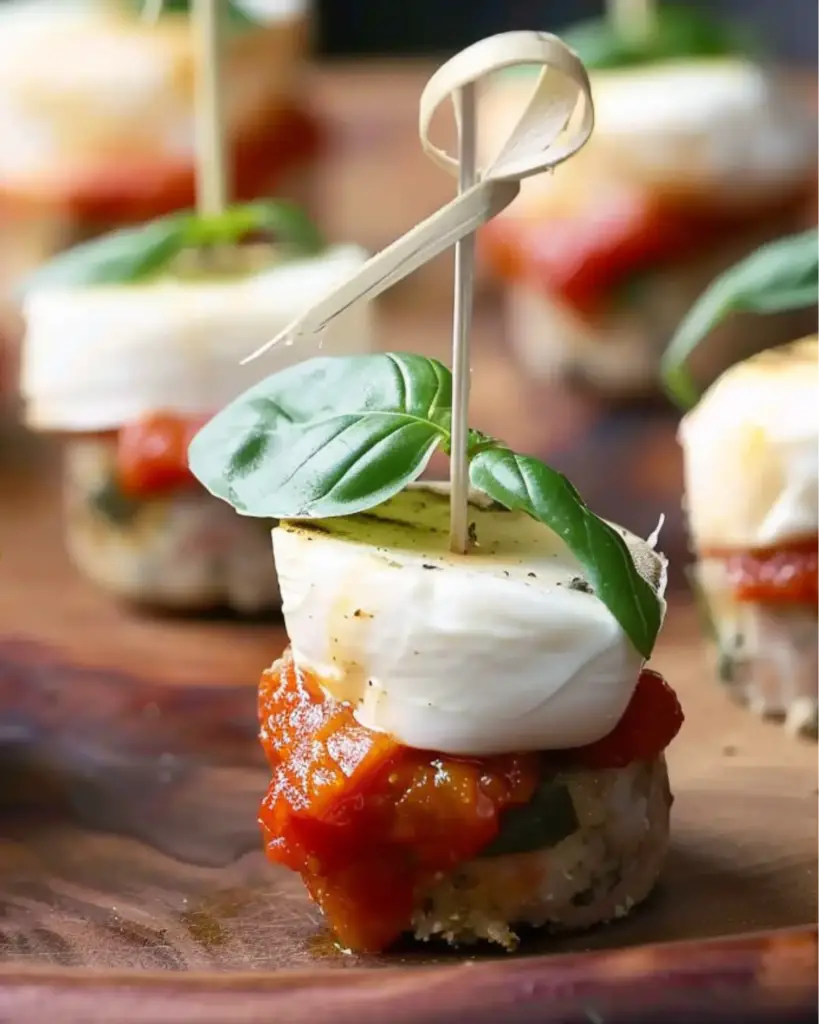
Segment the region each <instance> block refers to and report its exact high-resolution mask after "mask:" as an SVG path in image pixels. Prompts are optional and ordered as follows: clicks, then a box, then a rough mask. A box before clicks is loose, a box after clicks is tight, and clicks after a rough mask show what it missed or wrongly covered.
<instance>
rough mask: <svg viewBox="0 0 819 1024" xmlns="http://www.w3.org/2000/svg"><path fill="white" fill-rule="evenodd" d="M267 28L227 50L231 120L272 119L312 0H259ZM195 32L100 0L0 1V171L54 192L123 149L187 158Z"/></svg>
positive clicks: (134, 157) (15, 181) (172, 19)
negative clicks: (308, 3) (154, 22)
mask: <svg viewBox="0 0 819 1024" xmlns="http://www.w3.org/2000/svg"><path fill="white" fill-rule="evenodd" d="M255 6H257V7H261V13H262V14H263V16H264V27H263V29H260V30H257V31H251V32H243V33H241V34H236V35H231V36H230V37H229V38H228V40H227V46H226V50H225V75H224V96H223V102H224V107H225V118H226V123H227V125H228V127H229V129H230V130H232V131H239V130H240V129H242V128H245V127H247V126H251V125H255V124H257V123H258V122H260V121H263V120H264V119H268V120H269V119H270V117H271V111H273V112H275V107H276V105H277V104H280V103H282V102H284V101H286V100H287V99H288V97H290V96H292V95H293V94H294V92H295V91H296V90H297V88H298V85H297V83H298V77H297V76H298V73H299V64H300V57H301V51H302V48H303V32H302V30H301V22H302V20H303V18H304V17H305V15H306V6H307V5H306V3H305V2H304V0H301V2H299V0H287V2H283V0H282V2H278V3H273V4H271V3H269V2H268V3H257V4H256V5H255ZM194 62H195V50H194V36H193V34H192V33H191V31H190V26H189V23H188V19H187V18H186V17H184V16H179V15H168V16H165V17H163V18H161V19H160V20H159V21H158V22H157V23H156V24H153V23H151V22H150V21H148V20H146V19H142V18H139V17H137V16H136V14H135V13H133V12H128V11H127V10H117V4H112V3H108V2H102V0H17V2H14V3H5V4H0V182H2V183H3V184H4V185H6V186H9V187H18V188H20V189H23V190H25V191H26V192H28V193H32V194H37V195H42V196H44V197H46V198H49V197H51V194H52V193H57V194H59V193H60V192H61V189H62V188H63V187H64V183H65V181H66V180H69V181H70V180H72V179H73V178H75V177H80V178H81V177H82V176H83V175H84V174H89V175H90V176H91V177H92V178H93V176H94V174H95V173H96V171H97V169H98V167H99V165H100V164H102V165H104V166H105V167H106V168H108V169H110V171H111V173H112V174H113V173H115V172H116V167H117V164H118V161H120V160H124V161H132V162H134V161H136V162H137V166H138V165H139V164H138V162H139V161H140V160H150V161H156V160H158V159H161V158H163V157H164V158H167V159H171V160H174V159H182V160H190V159H191V158H192V155H193V150H194V116H193V95H194Z"/></svg>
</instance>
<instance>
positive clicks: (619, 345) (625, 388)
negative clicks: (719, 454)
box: [479, 3, 817, 396]
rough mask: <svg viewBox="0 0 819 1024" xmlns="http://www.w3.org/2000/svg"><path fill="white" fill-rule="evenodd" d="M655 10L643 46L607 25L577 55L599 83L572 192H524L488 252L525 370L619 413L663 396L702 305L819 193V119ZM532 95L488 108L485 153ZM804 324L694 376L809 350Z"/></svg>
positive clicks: (707, 34) (683, 21) (722, 45)
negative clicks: (818, 184) (783, 347)
mask: <svg viewBox="0 0 819 1024" xmlns="http://www.w3.org/2000/svg"><path fill="white" fill-rule="evenodd" d="M614 6H615V7H616V6H617V5H616V4H615V5H614ZM623 6H624V7H627V6H629V4H628V3H624V4H623ZM630 6H632V7H633V6H634V5H633V4H631V5H630ZM654 6H655V8H656V9H655V11H654V13H653V16H652V17H651V21H650V24H649V25H648V26H647V29H646V34H645V35H644V36H642V37H639V38H638V37H635V38H630V37H627V36H625V35H624V33H623V31H622V30H621V29H619V28H618V26H617V25H616V24H615V23H613V22H611V21H609V22H595V23H591V24H589V25H585V26H581V27H580V28H579V29H578V31H577V32H576V33H575V34H574V36H569V37H567V40H568V41H570V43H571V45H574V46H575V47H576V48H577V50H578V52H579V53H580V55H581V57H583V59H584V61H585V62H586V64H587V65H588V66H589V67H591V68H592V74H591V81H592V88H593V94H594V102H595V110H596V119H595V133H594V136H593V138H592V139H591V141H590V143H589V145H588V146H587V147H586V148H585V149H584V150H583V152H582V153H581V154H579V155H578V157H577V159H576V160H574V161H573V163H572V173H571V174H566V175H556V176H547V175H542V176H539V177H536V178H531V179H529V180H527V181H526V182H524V184H523V188H522V191H521V195H520V197H519V198H518V199H517V200H516V201H515V203H513V204H512V205H511V206H510V207H509V208H507V210H505V211H504V212H503V213H502V214H501V215H500V216H498V217H497V218H495V220H493V221H491V222H490V223H489V224H487V225H486V226H485V227H484V228H483V229H482V230H481V233H480V235H479V242H480V245H481V248H482V254H483V256H484V259H485V261H486V263H487V264H488V266H489V268H490V270H491V271H492V272H493V273H494V274H495V275H496V277H498V278H499V279H500V280H502V281H503V282H504V286H505V301H506V306H507V323H508V335H509V339H510V344H511V346H512V348H513V350H514V352H515V353H516V357H517V358H519V360H520V361H521V363H522V364H523V365H524V366H525V367H526V368H527V369H528V370H530V371H531V372H532V373H534V374H537V375H543V376H546V377H553V378H565V379H572V380H580V381H583V382H585V383H587V384H589V385H591V386H593V387H594V388H596V389H598V390H600V391H603V392H606V393H608V394H610V395H612V396H618V395H619V396H634V395H638V394H641V393H648V392H651V391H654V390H656V389H657V387H658V384H659V372H658V371H659V363H660V358H661V355H662V352H663V350H664V349H665V348H666V346H667V345H668V342H669V340H670V338H671V336H672V335H673V333H674V331H675V329H676V328H677V326H678V325H679V323H680V321H681V320H682V318H683V317H684V315H685V313H686V311H687V310H688V308H689V307H690V306H691V304H692V302H694V301H695V299H696V298H697V296H698V295H699V293H700V292H701V291H702V290H703V289H704V288H705V287H706V286H707V284H708V282H709V281H711V280H712V279H713V278H714V276H715V275H717V274H718V273H720V272H721V271H722V270H724V269H725V268H726V267H728V266H730V265H732V264H733V263H735V262H736V261H737V260H738V259H740V258H742V257H743V256H744V255H746V254H747V253H749V252H750V251H752V250H753V249H755V248H756V247H757V246H759V245H760V244H762V243H763V242H765V241H766V240H768V239H772V238H776V237H778V236H780V235H782V234H785V233H787V232H789V231H795V230H797V229H798V228H799V227H801V226H803V225H804V224H805V210H806V208H807V204H808V201H809V199H810V197H811V196H812V195H813V192H814V190H815V179H816V152H817V134H816V115H815V111H814V110H812V109H811V106H810V101H809V100H808V99H807V98H806V97H805V96H801V95H800V94H799V93H798V92H797V93H796V94H794V89H793V88H792V83H791V82H785V81H783V80H782V79H781V77H780V76H778V75H776V74H775V73H773V72H771V71H770V70H769V69H766V68H763V67H762V66H760V65H758V64H756V63H755V62H754V61H753V60H752V59H750V58H748V57H746V56H743V55H742V54H741V53H739V52H738V49H737V47H738V41H737V40H736V39H735V38H733V37H732V35H731V34H730V33H729V32H728V31H726V30H725V29H723V28H721V27H720V26H718V25H714V24H712V23H711V22H710V20H708V19H707V16H705V17H704V16H703V15H702V14H699V13H697V12H696V11H695V10H693V9H691V8H690V7H689V8H687V9H686V8H675V7H674V6H669V5H666V4H664V3H663V4H656V5H654ZM530 90H531V78H530V76H527V75H526V74H518V75H511V76H507V77H506V78H505V79H502V80H500V81H499V83H498V85H497V87H496V88H494V89H493V90H492V91H491V92H490V93H489V94H488V96H487V97H486V100H485V103H484V107H483V116H482V120H481V125H480V134H479V138H480V139H481V140H482V146H483V147H484V149H485V152H487V153H491V152H493V151H494V149H495V148H496V145H497V139H498V136H499V135H501V136H504V135H505V134H506V132H507V130H508V123H509V119H510V108H513V109H517V107H518V105H519V103H520V102H521V98H522V97H523V96H524V95H527V94H528V92H529V91H530ZM802 322H803V321H802V319H801V318H800V317H799V316H798V314H793V313H787V314H786V313H782V314H780V315H779V316H777V317H770V318H768V319H767V320H766V322H765V324H764V325H759V324H757V325H754V326H753V327H749V324H748V323H747V322H745V321H743V320H741V319H736V320H732V321H731V322H730V323H725V324H723V325H722V326H721V327H720V328H719V332H718V333H717V334H716V335H715V336H714V338H713V339H712V344H711V345H709V346H708V348H707V350H704V351H703V352H702V353H701V354H699V355H698V357H697V359H696V360H695V367H694V369H695V373H696V376H697V378H698V379H699V380H700V381H701V382H703V383H710V382H711V381H713V380H714V378H715V377H716V376H717V375H718V373H719V372H721V371H722V370H723V369H725V368H726V367H727V366H728V365H730V364H731V363H733V362H735V361H736V360H737V359H740V358H743V357H745V356H748V355H750V354H752V353H753V352H754V351H758V350H760V349H763V348H767V347H770V346H771V345H773V344H776V343H778V342H782V341H786V340H788V339H789V338H792V337H794V336H797V335H798V334H799V333H800V332H802V333H804V331H806V330H807V329H809V328H807V327H801V326H800V324H801V323H802Z"/></svg>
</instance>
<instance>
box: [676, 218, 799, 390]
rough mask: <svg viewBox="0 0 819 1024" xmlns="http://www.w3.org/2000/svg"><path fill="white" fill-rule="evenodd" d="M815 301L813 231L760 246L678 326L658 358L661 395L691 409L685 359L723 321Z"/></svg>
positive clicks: (690, 382)
mask: <svg viewBox="0 0 819 1024" xmlns="http://www.w3.org/2000/svg"><path fill="white" fill-rule="evenodd" d="M818 299H819V232H817V229H816V228H811V229H810V230H809V231H803V232H801V233H799V234H797V235H790V236H788V237H787V238H783V239H780V240H779V241H776V242H770V243H768V244H767V245H763V246H762V247H761V248H760V249H757V250H756V251H755V252H753V253H751V255H750V256H748V257H747V258H746V259H744V260H742V262H740V263H737V264H736V265H735V266H733V267H731V268H730V269H729V270H727V271H725V273H724V274H722V275H720V276H719V277H718V278H717V279H716V280H715V281H713V282H712V284H711V285H710V286H709V287H708V288H707V289H706V291H705V292H704V293H703V294H702V295H701V296H700V298H699V299H698V300H697V302H696V303H695V304H694V306H693V307H692V308H691V310H690V311H689V313H688V315H687V316H686V317H685V319H684V320H683V322H682V323H681V324H680V326H679V328H678V329H677V332H676V334H675V335H674V338H673V339H672V341H671V344H670V345H669V347H668V349H667V350H666V353H665V355H664V357H663V363H662V377H663V383H664V385H665V388H666V391H667V392H668V393H669V395H670V396H671V397H672V398H673V399H674V400H675V401H676V402H678V403H679V404H680V405H681V406H683V408H686V407H687V408H690V407H691V406H692V405H694V404H695V403H696V401H697V398H698V397H699V396H698V395H697V389H696V387H695V385H694V382H693V380H692V378H691V375H690V373H689V372H688V368H687V361H688V358H689V357H690V355H691V353H692V352H693V351H694V349H695V348H696V347H697V345H698V344H699V343H700V341H702V339H703V338H704V337H705V336H706V335H707V334H708V333H709V331H711V330H712V328H714V327H715V326H716V325H717V324H718V323H719V322H720V321H721V320H724V319H725V318H726V317H727V316H730V315H731V314H732V313H778V312H783V311H785V310H792V309H805V308H808V307H810V306H815V305H816V303H817V300H818Z"/></svg>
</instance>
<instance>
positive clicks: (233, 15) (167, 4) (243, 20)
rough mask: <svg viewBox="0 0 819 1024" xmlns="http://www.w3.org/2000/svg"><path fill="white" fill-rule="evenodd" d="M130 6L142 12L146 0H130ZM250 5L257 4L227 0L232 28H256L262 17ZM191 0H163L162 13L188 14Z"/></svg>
mask: <svg viewBox="0 0 819 1024" xmlns="http://www.w3.org/2000/svg"><path fill="white" fill-rule="evenodd" d="M128 2H129V6H131V7H132V8H135V10H136V13H137V14H141V13H142V10H143V8H144V7H145V0H128ZM248 6H250V7H251V8H255V5H253V4H251V5H247V4H244V3H242V0H227V20H228V24H229V25H230V26H231V27H232V28H236V29H248V28H255V26H256V24H257V23H258V22H260V21H261V20H262V19H261V18H258V17H256V16H255V15H254V14H252V13H250V12H249V11H248V9H247V8H248ZM190 7H191V5H190V0H163V4H162V14H187V13H189V11H190Z"/></svg>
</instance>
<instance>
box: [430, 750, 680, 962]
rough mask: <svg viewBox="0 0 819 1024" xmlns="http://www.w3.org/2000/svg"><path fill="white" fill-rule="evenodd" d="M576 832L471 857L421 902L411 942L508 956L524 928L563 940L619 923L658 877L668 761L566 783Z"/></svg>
mask: <svg viewBox="0 0 819 1024" xmlns="http://www.w3.org/2000/svg"><path fill="white" fill-rule="evenodd" d="M566 781H567V782H568V785H569V789H570V792H571V796H572V800H573V803H574V806H575V811H576V814H577V818H578V821H579V823H580V829H579V830H578V831H577V832H575V833H574V834H573V835H571V836H569V837H568V838H567V839H564V840H563V841H562V842H561V843H558V845H557V846H554V847H551V848H549V849H543V850H535V851H533V852H530V853H519V854H513V855H508V856H498V857H486V858H477V859H475V860H473V861H470V862H469V863H467V864H464V865H462V866H461V867H459V868H458V869H457V871H455V872H454V873H453V874H451V875H447V876H445V877H441V878H440V879H438V880H437V881H436V882H435V883H434V884H433V885H432V886H431V887H430V888H428V889H427V890H425V891H424V892H421V893H419V894H418V898H417V904H416V907H417V909H416V911H415V913H414V915H413V919H412V927H413V931H414V934H415V937H416V938H418V939H430V938H433V937H435V936H439V937H441V938H443V939H445V940H446V941H447V942H449V943H451V944H452V945H461V944H467V943H472V942H476V941H479V940H488V941H490V942H494V943H497V944H499V945H501V946H504V947H505V948H507V949H513V948H514V947H515V946H516V945H517V942H518V937H517V935H516V932H515V929H516V928H518V927H522V926H527V925H528V926H534V927H538V928H546V929H549V930H551V931H569V930H575V929H584V928H590V927H592V926H594V925H597V924H603V923H605V922H607V921H611V920H613V919H615V918H619V917H623V916H624V915H626V914H627V913H628V912H629V911H630V910H631V909H632V907H634V906H635V905H636V904H638V903H640V902H642V901H643V900H644V899H645V898H646V897H647V896H648V894H649V893H650V892H651V890H652V888H653V887H654V883H655V882H656V881H657V878H658V876H659V874H660V872H661V870H662V867H663V864H664V861H665V857H666V852H667V849H668V837H669V812H670V809H671V803H672V796H671V790H670V788H669V782H668V772H667V770H666V764H665V758H664V757H663V756H660V757H659V758H657V759H656V760H655V761H652V762H651V763H637V764H632V765H629V766H628V767H626V768H615V769H606V770H603V771H591V770H576V771H573V772H571V773H568V774H567V776H566Z"/></svg>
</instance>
